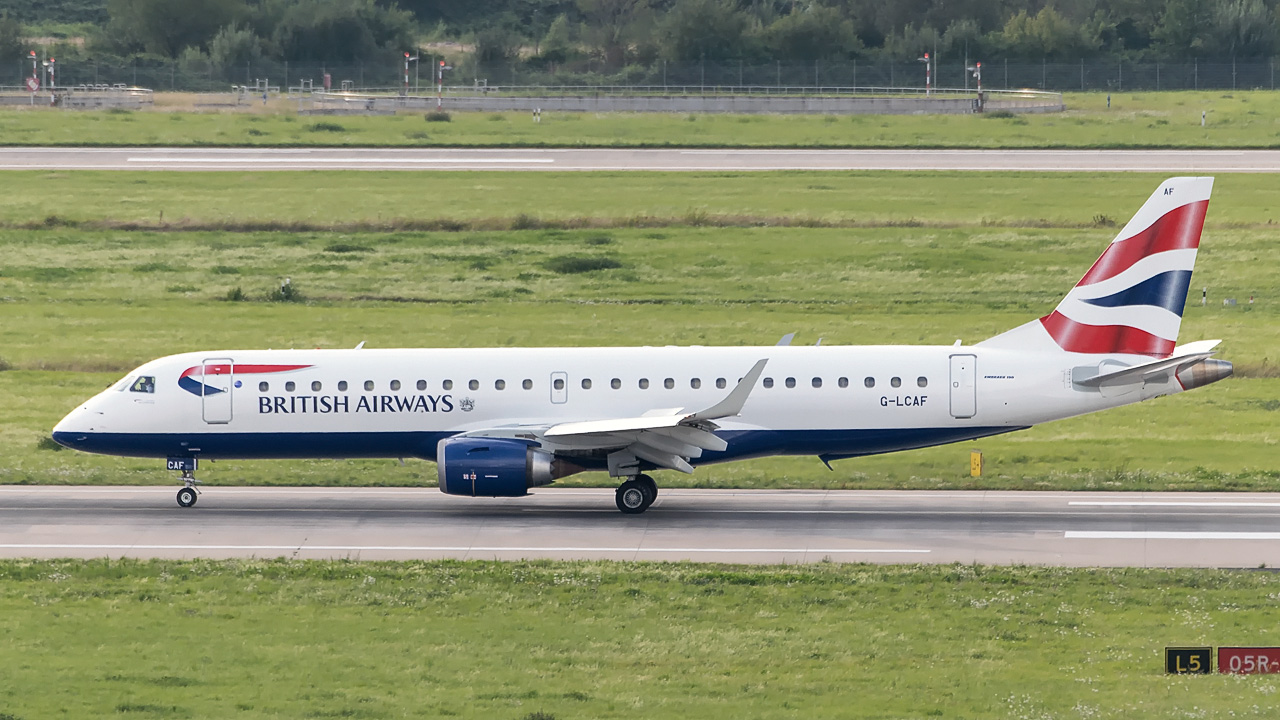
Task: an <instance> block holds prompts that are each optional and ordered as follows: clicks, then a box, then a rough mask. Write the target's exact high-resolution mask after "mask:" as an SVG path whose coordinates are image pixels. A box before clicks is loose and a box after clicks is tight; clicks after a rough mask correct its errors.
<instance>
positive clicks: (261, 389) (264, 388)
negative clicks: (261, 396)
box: [258, 382, 271, 392]
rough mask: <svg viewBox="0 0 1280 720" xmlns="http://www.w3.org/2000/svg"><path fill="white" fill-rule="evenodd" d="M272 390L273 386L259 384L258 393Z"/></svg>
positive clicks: (263, 383)
mask: <svg viewBox="0 0 1280 720" xmlns="http://www.w3.org/2000/svg"><path fill="white" fill-rule="evenodd" d="M270 389H271V386H270V385H268V384H266V383H265V382H260V383H258V392H266V391H268V390H270Z"/></svg>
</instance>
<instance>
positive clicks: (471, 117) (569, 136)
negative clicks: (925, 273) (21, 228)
mask: <svg viewBox="0 0 1280 720" xmlns="http://www.w3.org/2000/svg"><path fill="white" fill-rule="evenodd" d="M1107 97H1108V96H1107V95H1106V94H1105V93H1068V94H1067V95H1066V96H1065V101H1066V105H1067V108H1068V110H1067V111H1066V112H1064V113H1053V114H1046V115H1025V116H1016V117H1005V116H1000V115H991V116H980V115H919V116H881V115H854V116H846V115H839V116H838V115H686V114H667V113H636V114H625V113H601V114H596V113H544V114H543V120H542V122H541V123H538V124H534V123H533V122H532V120H531V118H530V116H529V115H527V114H525V113H464V112H455V113H453V114H452V115H451V120H450V121H449V122H427V121H425V120H424V115H423V113H419V112H415V113H406V114H401V115H395V116H380V117H363V116H360V117H355V116H344V117H311V116H299V115H298V114H297V106H296V104H294V103H291V102H289V101H285V100H280V101H276V102H275V104H274V105H272V106H269V107H267V108H261V107H257V106H255V107H253V108H252V109H251V110H249V109H246V110H247V111H245V112H222V113H220V112H187V111H183V110H180V109H177V108H185V107H187V106H190V105H191V104H190V103H189V102H186V101H184V100H183V98H182V97H178V98H165V99H164V100H163V101H158V102H157V106H158V107H157V108H156V109H155V110H149V111H137V112H132V111H107V112H65V111H60V110H50V109H46V108H38V109H31V108H22V107H15V108H7V109H4V110H0V137H3V138H4V142H5V144H8V145H186V146H200V145H205V146H217V145H223V146H225V145H248V146H273V145H292V146H396V147H399V146H404V147H418V146H506V147H512V146H547V147H574V146H583V147H587V146H608V147H615V146H621V147H668V146H687V147H693V146H700V147H735V146H744V147H797V146H803V147H957V148H997V147H1003V148H1011V147H1052V148H1143V147H1215V148H1227V147H1231V148H1234V147H1240V148H1262V147H1276V146H1280V120H1277V118H1280V94H1277V93H1275V92H1269V91H1238V92H1164V93H1115V94H1113V95H1112V96H1111V99H1112V103H1111V108H1109V109H1108V108H1107V107H1106V103H1107ZM1201 112H1205V113H1207V117H1208V122H1207V125H1206V126H1205V127H1201V125H1200V115H1201Z"/></svg>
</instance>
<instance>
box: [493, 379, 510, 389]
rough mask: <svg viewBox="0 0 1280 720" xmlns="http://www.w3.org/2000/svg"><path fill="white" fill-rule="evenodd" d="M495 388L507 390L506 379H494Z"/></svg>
mask: <svg viewBox="0 0 1280 720" xmlns="http://www.w3.org/2000/svg"><path fill="white" fill-rule="evenodd" d="M493 389H494V390H506V389H507V381H506V380H494V381H493Z"/></svg>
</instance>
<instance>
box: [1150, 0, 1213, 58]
mask: <svg viewBox="0 0 1280 720" xmlns="http://www.w3.org/2000/svg"><path fill="white" fill-rule="evenodd" d="M1210 3H1211V0H1165V5H1164V12H1163V13H1161V15H1160V21H1159V22H1158V23H1157V24H1156V28H1155V30H1154V31H1152V33H1151V37H1152V39H1153V40H1155V42H1156V44H1157V45H1158V46H1159V47H1160V49H1161V50H1162V51H1163V52H1164V54H1165V55H1166V56H1168V57H1170V58H1174V59H1178V60H1186V59H1189V58H1192V57H1197V56H1200V55H1203V54H1204V52H1205V51H1206V50H1207V49H1209V48H1210V46H1211V45H1212V41H1211V40H1210V39H1209V37H1208V30H1209V28H1210V19H1211V13H1210V8H1211V5H1210Z"/></svg>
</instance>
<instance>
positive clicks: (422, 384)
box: [418, 380, 427, 390]
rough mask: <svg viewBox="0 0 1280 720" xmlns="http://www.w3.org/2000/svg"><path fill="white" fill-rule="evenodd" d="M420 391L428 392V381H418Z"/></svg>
mask: <svg viewBox="0 0 1280 720" xmlns="http://www.w3.org/2000/svg"><path fill="white" fill-rule="evenodd" d="M418 389H419V390H426V389H427V381H426V380H419V381H418Z"/></svg>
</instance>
